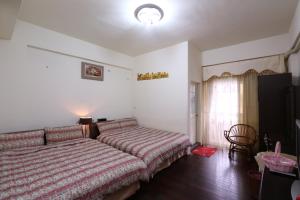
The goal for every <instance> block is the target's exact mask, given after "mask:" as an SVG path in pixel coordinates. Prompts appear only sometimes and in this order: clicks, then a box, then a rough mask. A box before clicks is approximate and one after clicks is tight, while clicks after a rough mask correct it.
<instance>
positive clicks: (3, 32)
mask: <svg viewBox="0 0 300 200" xmlns="http://www.w3.org/2000/svg"><path fill="white" fill-rule="evenodd" d="M20 6H21V0H1V1H0V27H1V28H0V39H6V40H9V39H11V37H12V34H13V31H14V27H15V24H16V20H17V16H18V12H19V9H20Z"/></svg>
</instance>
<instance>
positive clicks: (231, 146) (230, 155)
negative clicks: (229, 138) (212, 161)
mask: <svg viewBox="0 0 300 200" xmlns="http://www.w3.org/2000/svg"><path fill="white" fill-rule="evenodd" d="M232 150H233V144H232V143H230V146H229V152H228V157H229V159H231V158H232Z"/></svg>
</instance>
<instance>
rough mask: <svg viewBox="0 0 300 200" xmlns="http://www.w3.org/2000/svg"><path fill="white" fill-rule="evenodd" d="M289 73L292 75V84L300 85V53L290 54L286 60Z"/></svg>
mask: <svg viewBox="0 0 300 200" xmlns="http://www.w3.org/2000/svg"><path fill="white" fill-rule="evenodd" d="M288 65H289V72H290V73H292V77H293V83H294V84H295V85H300V52H298V53H297V54H292V55H291V56H290V57H289V60H288Z"/></svg>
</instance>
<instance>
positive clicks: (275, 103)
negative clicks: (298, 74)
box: [258, 73, 292, 152]
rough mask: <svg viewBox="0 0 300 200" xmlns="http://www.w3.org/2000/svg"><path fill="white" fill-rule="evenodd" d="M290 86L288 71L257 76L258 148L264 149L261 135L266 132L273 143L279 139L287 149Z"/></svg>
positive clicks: (289, 120) (289, 132) (289, 134)
mask: <svg viewBox="0 0 300 200" xmlns="http://www.w3.org/2000/svg"><path fill="white" fill-rule="evenodd" d="M291 86H292V76H291V74H290V73H285V74H275V75H262V76H259V77H258V101H259V134H260V150H265V145H264V142H263V137H264V135H265V134H266V133H267V134H268V135H269V137H270V139H271V140H272V142H273V144H274V143H275V142H276V141H281V143H282V150H283V151H285V152H287V151H289V150H287V148H288V145H289V141H290V140H291V138H290V137H291V130H290V129H291V128H290V124H291V123H290V122H291V101H290V99H291V93H290V89H291Z"/></svg>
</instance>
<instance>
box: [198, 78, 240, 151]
mask: <svg viewBox="0 0 300 200" xmlns="http://www.w3.org/2000/svg"><path fill="white" fill-rule="evenodd" d="M238 91H239V88H238V79H237V78H235V77H225V78H217V79H213V80H209V81H206V82H204V84H203V104H202V105H203V106H202V111H203V112H202V115H203V116H202V119H203V122H202V125H203V128H202V129H203V130H202V132H203V133H204V134H203V137H202V143H203V144H209V145H214V146H218V147H226V146H227V145H228V142H227V140H226V139H225V138H224V135H223V132H224V130H226V129H228V127H230V126H232V125H233V124H237V123H238V121H239V95H238Z"/></svg>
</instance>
